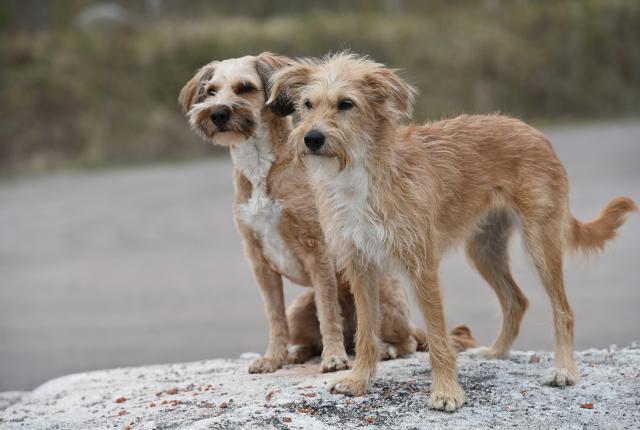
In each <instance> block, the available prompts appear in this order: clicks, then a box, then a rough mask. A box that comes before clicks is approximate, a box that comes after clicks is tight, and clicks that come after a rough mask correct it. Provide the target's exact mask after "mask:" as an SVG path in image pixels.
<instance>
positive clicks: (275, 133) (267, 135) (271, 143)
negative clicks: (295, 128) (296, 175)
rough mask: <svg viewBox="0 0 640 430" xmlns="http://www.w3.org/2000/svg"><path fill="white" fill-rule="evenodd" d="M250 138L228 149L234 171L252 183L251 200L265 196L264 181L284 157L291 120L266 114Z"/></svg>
mask: <svg viewBox="0 0 640 430" xmlns="http://www.w3.org/2000/svg"><path fill="white" fill-rule="evenodd" d="M263 118H264V120H263V121H262V122H261V124H260V125H259V126H258V127H257V130H256V132H255V134H254V135H253V136H251V137H250V138H248V139H247V140H245V141H243V142H241V143H239V144H237V145H234V146H232V147H231V148H230V153H231V160H232V161H233V164H234V166H235V168H236V169H237V170H238V171H239V172H240V173H242V175H243V176H244V177H246V178H247V180H248V181H249V182H250V183H251V196H252V198H256V199H261V198H267V197H268V194H269V193H268V187H267V178H268V176H269V172H270V171H271V169H272V168H273V166H274V165H276V164H278V162H279V161H280V160H281V159H282V158H283V156H284V145H285V144H286V140H287V137H288V135H289V133H290V131H291V120H289V119H287V118H278V117H275V116H274V115H272V114H270V113H268V114H264V115H263Z"/></svg>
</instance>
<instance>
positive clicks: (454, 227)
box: [268, 54, 636, 411]
mask: <svg viewBox="0 0 640 430" xmlns="http://www.w3.org/2000/svg"><path fill="white" fill-rule="evenodd" d="M413 98H414V90H413V89H412V88H411V87H410V86H409V85H408V84H407V83H406V82H404V81H403V80H402V79H400V78H399V77H398V75H397V74H396V73H395V72H393V71H392V70H389V69H387V68H385V67H384V66H383V65H382V64H378V63H375V62H373V61H370V60H368V59H366V58H360V57H357V56H354V55H349V54H337V55H333V56H329V57H326V58H325V59H323V60H308V61H305V62H303V63H302V64H297V65H292V66H289V67H287V68H284V69H281V70H279V71H278V72H276V73H275V74H274V75H273V76H272V92H271V98H270V100H269V102H268V103H270V104H277V103H279V101H282V100H283V99H284V100H286V99H290V100H293V102H294V105H295V106H296V107H297V109H298V110H299V111H300V116H301V119H300V122H299V123H298V125H297V126H296V127H295V129H294V130H293V132H292V133H291V134H290V137H289V146H290V150H291V152H292V154H293V156H294V159H295V160H296V162H298V163H301V164H303V165H304V166H305V168H306V170H307V172H308V174H309V177H310V179H311V184H312V187H313V189H314V193H315V198H316V204H317V206H318V212H319V215H320V223H321V225H322V229H323V231H324V234H325V237H326V241H327V243H328V244H329V246H330V248H331V252H332V254H333V255H334V256H335V259H336V263H337V267H338V270H341V271H343V272H344V274H345V275H346V278H347V279H348V280H349V282H350V284H351V286H352V289H353V294H354V297H355V305H356V314H357V322H358V324H357V325H358V331H357V334H356V339H357V342H356V360H355V363H354V367H353V370H352V372H351V373H350V374H348V375H347V376H345V377H342V378H340V379H338V380H337V381H336V382H335V384H334V385H333V390H334V391H335V392H339V393H345V394H352V395H362V394H364V393H366V392H367V390H368V389H369V386H370V383H371V380H372V378H373V377H374V374H375V370H376V363H377V357H378V354H379V349H380V346H379V343H378V340H377V336H376V327H377V324H378V321H379V318H380V313H379V310H378V300H379V297H380V292H379V289H378V288H377V285H378V284H379V279H380V276H381V274H383V273H389V272H396V271H397V272H401V273H403V274H404V275H405V276H407V277H408V279H409V280H410V281H411V283H412V285H413V286H414V290H415V295H416V299H417V302H418V305H419V306H420V308H421V310H422V312H423V314H424V318H425V320H426V323H427V327H428V340H429V348H430V354H429V359H430V361H431V367H432V369H433V372H432V376H433V383H432V390H431V395H430V399H429V405H430V407H432V408H435V409H440V410H446V411H454V410H456V409H458V408H459V407H461V406H462V404H463V403H464V401H465V395H464V392H463V390H462V389H461V388H460V386H459V385H458V382H457V377H456V355H455V353H454V350H453V348H452V345H451V341H450V339H449V337H448V336H447V335H446V332H445V322H444V313H443V307H442V297H441V292H440V286H439V278H438V266H439V264H440V261H441V259H442V257H443V256H444V255H445V253H446V252H447V251H448V250H450V249H451V248H452V247H454V246H455V245H457V244H461V243H462V244H465V245H466V251H467V255H468V256H469V259H470V260H471V262H472V263H473V265H474V266H475V267H476V268H477V269H478V271H479V272H480V274H481V275H482V276H483V277H484V278H485V280H486V281H487V283H488V284H489V285H490V286H491V288H492V289H493V290H494V291H495V293H496V295H497V296H498V299H499V301H500V304H501V307H502V311H503V324H502V329H501V331H500V333H499V335H498V337H497V339H496V341H495V342H494V343H493V345H492V346H491V347H488V348H481V349H478V350H477V351H476V353H478V354H481V355H482V356H485V357H495V358H503V357H505V356H507V354H508V351H509V348H510V347H511V345H512V344H513V341H514V340H515V338H516V336H517V334H518V331H519V328H520V323H521V321H522V317H523V314H524V312H525V310H526V308H527V299H526V297H525V296H524V294H523V292H522V291H521V290H520V288H518V286H517V284H516V283H515V281H514V279H513V277H512V276H511V272H510V268H509V258H508V247H507V243H508V240H509V238H510V236H511V233H512V232H513V231H514V229H515V228H516V226H520V228H521V230H522V233H523V236H524V241H525V243H526V246H527V249H528V251H529V253H530V255H531V257H532V259H533V262H534V264H535V266H536V268H537V270H538V272H539V274H540V277H541V280H542V284H543V286H544V288H545V290H546V291H547V293H548V295H549V298H550V300H551V304H552V308H553V317H554V323H555V339H556V349H555V351H556V354H555V361H556V362H555V368H554V369H552V370H551V371H550V373H549V375H548V376H547V378H546V379H545V382H546V383H547V384H550V385H568V384H574V383H575V382H576V380H577V379H578V374H577V372H576V368H575V365H574V362H573V356H572V352H573V323H574V318H573V311H572V310H571V307H570V306H569V303H568V300H567V297H566V294H565V290H564V285H563V276H562V261H563V251H564V250H565V249H567V248H580V249H587V250H589V249H600V248H602V247H603V246H604V243H605V241H607V240H608V239H610V238H612V237H613V236H614V234H615V230H616V228H618V227H619V226H620V225H621V224H622V223H623V222H624V219H625V215H626V213H627V212H629V211H633V210H636V206H635V204H634V203H633V202H632V201H631V200H630V199H627V198H623V197H621V198H617V199H615V200H613V201H612V202H611V203H609V205H607V207H606V208H605V210H604V211H603V213H602V214H601V215H600V216H599V217H598V218H597V219H596V220H594V221H592V222H590V223H587V224H582V223H580V222H578V221H576V220H575V219H574V218H573V217H572V216H571V213H570V211H569V199H568V193H569V184H568V180H567V175H566V172H565V170H564V168H563V166H562V164H561V163H560V161H559V159H558V157H557V156H556V154H555V152H554V150H553V148H552V147H551V144H550V143H549V141H548V140H547V138H546V137H545V136H544V135H543V134H542V133H540V132H539V131H538V130H536V129H534V128H532V127H530V126H528V125H527V124H525V123H523V122H521V121H519V120H516V119H513V118H508V117H505V116H499V115H488V116H472V115H463V116H460V117H457V118H454V119H449V120H444V121H438V122H433V123H428V124H424V125H415V124H405V123H404V122H403V119H404V118H407V117H409V116H410V115H411V108H412V105H413ZM277 110H278V109H277V108H276V111H277ZM310 131H313V132H314V133H315V134H316V135H317V133H321V134H322V135H323V136H324V137H325V141H324V144H323V145H322V146H321V147H320V148H311V147H310V146H308V145H306V144H305V136H307V134H308V133H309V132H310ZM309 136H310V135H309ZM307 137H308V136H307Z"/></svg>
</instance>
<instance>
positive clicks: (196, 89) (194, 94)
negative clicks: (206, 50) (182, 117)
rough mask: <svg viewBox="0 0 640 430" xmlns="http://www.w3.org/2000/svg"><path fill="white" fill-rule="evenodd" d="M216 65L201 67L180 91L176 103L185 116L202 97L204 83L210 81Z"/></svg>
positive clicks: (210, 64)
mask: <svg viewBox="0 0 640 430" xmlns="http://www.w3.org/2000/svg"><path fill="white" fill-rule="evenodd" d="M215 64H216V63H209V64H207V65H206V66H204V67H202V68H201V69H200V70H198V72H197V73H196V74H195V76H194V77H193V78H191V79H190V80H189V82H187V83H186V84H185V86H184V87H182V90H180V95H179V96H178V103H180V106H181V107H182V112H183V113H184V114H186V113H187V112H189V109H191V106H192V105H193V104H194V103H195V102H196V101H197V100H199V99H200V98H201V97H202V96H203V95H204V86H203V85H202V84H203V83H204V82H206V81H208V80H209V79H211V77H212V76H213V72H214V70H215Z"/></svg>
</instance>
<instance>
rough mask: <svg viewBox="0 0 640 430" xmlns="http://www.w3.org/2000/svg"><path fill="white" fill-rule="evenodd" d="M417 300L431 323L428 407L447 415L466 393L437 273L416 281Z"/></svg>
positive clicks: (458, 404) (429, 330) (429, 331)
mask: <svg viewBox="0 0 640 430" xmlns="http://www.w3.org/2000/svg"><path fill="white" fill-rule="evenodd" d="M413 284H414V288H415V292H416V298H417V300H418V304H419V306H420V309H421V311H422V314H423V316H424V318H425V320H426V322H427V338H428V342H429V361H430V362H431V369H432V383H431V396H430V397H429V401H428V406H429V407H431V408H433V409H439V410H443V411H447V412H453V411H455V410H456V409H458V408H460V407H461V406H462V404H463V403H464V401H465V395H464V391H462V388H460V385H458V379H457V377H456V353H455V350H454V349H453V346H452V345H451V340H450V339H449V336H448V335H447V333H446V329H445V321H444V311H443V308H442V294H441V292H440V284H439V282H438V273H437V271H435V270H434V271H427V273H424V274H423V275H422V276H419V277H416V278H414V279H413Z"/></svg>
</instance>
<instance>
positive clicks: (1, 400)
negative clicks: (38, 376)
mask: <svg viewBox="0 0 640 430" xmlns="http://www.w3.org/2000/svg"><path fill="white" fill-rule="evenodd" d="M26 394H27V392H26V391H5V392H3V393H0V411H3V410H5V409H7V408H8V407H9V406H11V405H13V404H15V403H18V402H19V401H20V400H21V399H22V398H23V397H24V396H25V395H26Z"/></svg>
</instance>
